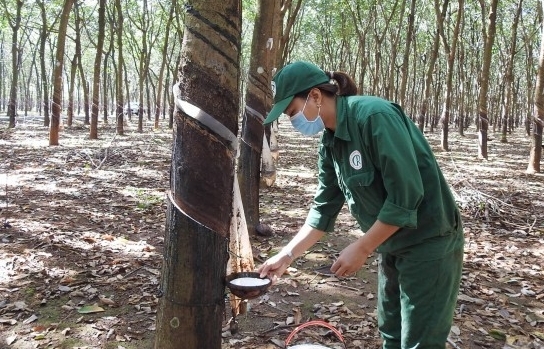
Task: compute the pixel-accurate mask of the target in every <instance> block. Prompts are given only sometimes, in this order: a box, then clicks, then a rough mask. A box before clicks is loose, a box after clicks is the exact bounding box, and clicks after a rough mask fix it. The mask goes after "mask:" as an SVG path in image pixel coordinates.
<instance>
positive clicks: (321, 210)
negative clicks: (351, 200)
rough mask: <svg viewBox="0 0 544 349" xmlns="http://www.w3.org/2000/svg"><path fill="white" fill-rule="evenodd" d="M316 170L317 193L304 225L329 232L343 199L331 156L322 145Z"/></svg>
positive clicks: (332, 227) (331, 229)
mask: <svg viewBox="0 0 544 349" xmlns="http://www.w3.org/2000/svg"><path fill="white" fill-rule="evenodd" d="M318 168H319V172H318V184H317V191H316V194H315V197H314V202H313V205H312V207H311V208H310V212H309V213H308V217H307V218H306V224H308V225H309V226H311V227H312V228H315V229H319V230H322V231H326V232H331V231H333V229H334V223H335V222H336V218H337V217H338V213H339V212H340V209H341V208H342V206H343V205H344V201H345V198H344V194H343V193H342V191H341V190H340V187H339V186H338V178H337V177H336V172H335V170H334V164H333V161H332V157H331V154H330V153H329V151H328V149H327V147H325V146H324V145H323V144H322V143H321V144H320V147H319V162H318Z"/></svg>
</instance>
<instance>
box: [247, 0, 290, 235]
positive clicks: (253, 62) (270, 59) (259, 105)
mask: <svg viewBox="0 0 544 349" xmlns="http://www.w3.org/2000/svg"><path fill="white" fill-rule="evenodd" d="M279 10H280V9H279V3H278V2H277V1H269V0H260V1H259V10H258V13H257V17H256V18H255V28H254V30H253V41H252V44H251V55H250V57H251V59H250V64H249V73H248V83H247V90H246V99H245V100H246V105H247V107H248V108H246V110H245V111H244V113H243V119H242V132H241V136H242V142H241V143H240V159H239V160H238V182H239V184H240V193H241V196H242V202H243V204H244V212H245V218H246V224H247V226H248V229H249V232H250V234H253V233H254V232H255V227H256V226H257V224H259V180H260V169H261V151H262V146H263V135H264V127H263V121H264V116H265V115H266V112H267V111H268V110H270V106H271V101H272V90H271V89H270V84H271V81H272V76H273V74H272V69H273V67H274V66H275V59H274V58H275V54H276V46H277V39H278V38H276V37H274V35H275V33H274V32H275V26H276V24H275V22H274V21H275V18H276V17H277V14H278V12H279Z"/></svg>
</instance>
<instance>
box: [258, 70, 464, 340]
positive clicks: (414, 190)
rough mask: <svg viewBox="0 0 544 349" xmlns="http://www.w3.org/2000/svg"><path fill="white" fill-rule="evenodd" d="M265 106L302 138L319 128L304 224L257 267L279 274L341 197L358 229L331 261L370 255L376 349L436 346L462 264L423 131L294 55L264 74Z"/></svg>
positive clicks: (359, 262)
mask: <svg viewBox="0 0 544 349" xmlns="http://www.w3.org/2000/svg"><path fill="white" fill-rule="evenodd" d="M272 89H273V93H274V106H273V108H272V110H271V111H270V113H269V114H268V116H267V118H266V120H265V124H268V123H271V122H273V121H274V120H276V119H277V118H278V117H279V116H280V115H281V114H282V113H285V114H287V115H288V116H289V118H290V120H291V123H292V125H293V127H294V128H295V129H297V130H298V131H300V132H301V133H303V134H305V135H312V134H317V133H319V132H320V131H324V132H323V135H322V138H321V143H320V146H319V163H318V167H319V175H318V186H317V192H316V194H315V197H314V203H313V205H312V208H311V209H310V212H309V213H308V217H307V218H306V222H305V224H304V225H303V226H302V228H301V229H300V231H299V232H298V233H297V234H296V235H295V236H294V237H293V239H292V240H291V241H290V242H289V243H288V244H287V246H285V247H284V248H283V249H282V250H281V251H280V252H279V253H278V254H276V255H275V256H273V257H271V258H270V259H268V260H267V261H266V262H264V263H263V264H262V265H261V266H260V267H259V269H258V271H259V272H260V273H261V277H264V276H266V275H268V276H269V277H270V278H272V279H273V280H276V279H277V278H278V277H280V276H281V275H282V274H283V273H284V272H285V270H286V269H287V267H288V266H289V265H290V264H291V263H292V262H293V260H294V259H295V258H296V257H298V256H300V255H302V254H303V253H304V252H305V251H306V250H307V249H308V248H310V247H311V246H312V245H314V244H315V243H316V242H317V241H318V240H319V239H320V238H321V237H322V236H323V235H324V234H325V233H332V232H333V228H334V223H335V220H336V217H337V216H338V213H339V211H340V209H341V208H342V206H343V204H344V202H347V205H348V207H349V210H350V212H351V214H352V215H353V217H354V218H355V219H356V220H357V222H358V223H359V225H360V227H361V229H362V231H363V232H365V233H364V235H362V236H361V237H360V238H359V239H357V240H356V241H354V242H352V243H351V244H350V245H348V246H347V247H346V248H344V249H343V250H342V251H341V252H340V255H339V256H338V259H337V260H336V261H335V262H334V264H333V265H332V267H331V272H333V273H334V274H335V275H336V276H338V277H344V276H348V275H353V274H354V273H356V272H357V270H359V269H360V268H361V267H362V266H363V265H364V264H365V262H366V260H367V258H368V257H369V255H370V254H371V253H373V252H374V251H377V252H378V253H379V272H378V327H379V330H380V334H381V336H382V338H383V348H386V349H391V348H403V349H404V348H418V349H427V348H429V349H430V348H442V349H443V348H445V343H446V341H447V336H448V333H449V331H450V327H451V324H452V320H453V313H454V310H455V303H456V299H457V293H458V291H459V284H460V279H461V270H462V263H463V244H464V237H463V229H462V223H461V217H460V214H459V210H458V209H457V206H456V204H455V201H454V198H453V195H452V194H451V192H450V190H449V188H448V185H447V183H446V181H445V179H444V176H443V175H442V172H441V171H440V169H439V167H438V164H437V162H436V160H435V158H434V155H433V153H432V151H431V148H430V147H429V145H428V143H427V141H426V140H425V137H424V136H423V135H422V133H421V132H420V131H419V129H418V128H417V127H416V126H415V125H414V123H413V122H412V121H411V120H410V119H408V118H407V117H406V115H405V114H404V112H403V111H402V109H401V108H400V106H398V105H397V104H394V103H391V102H389V101H386V100H383V99H380V98H377V97H371V96H356V93H357V88H356V85H355V83H354V82H353V80H352V79H351V78H350V77H349V76H348V75H347V74H345V73H341V72H328V73H326V72H324V71H323V70H321V69H320V68H318V67H317V66H315V65H314V64H312V63H308V62H294V63H291V64H289V65H287V66H285V67H284V68H282V69H281V70H279V71H278V72H277V73H276V75H275V76H274V79H273V82H272Z"/></svg>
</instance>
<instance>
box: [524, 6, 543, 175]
mask: <svg viewBox="0 0 544 349" xmlns="http://www.w3.org/2000/svg"><path fill="white" fill-rule="evenodd" d="M540 5H541V6H542V9H543V10H544V0H542V1H541V4H540ZM541 24H544V20H543V21H542V23H541ZM534 96H535V97H534V101H535V106H534V110H533V120H532V121H533V135H532V139H531V152H530V155H529V164H528V165H527V173H529V174H533V173H537V172H540V160H541V159H542V130H543V129H544V31H543V32H542V33H541V39H540V56H539V58H538V73H537V76H536V84H535V93H534Z"/></svg>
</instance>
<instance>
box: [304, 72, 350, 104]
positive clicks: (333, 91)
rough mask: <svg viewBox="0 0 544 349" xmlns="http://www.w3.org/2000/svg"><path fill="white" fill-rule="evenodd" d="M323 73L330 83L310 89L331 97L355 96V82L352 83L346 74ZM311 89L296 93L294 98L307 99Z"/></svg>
mask: <svg viewBox="0 0 544 349" xmlns="http://www.w3.org/2000/svg"><path fill="white" fill-rule="evenodd" d="M325 73H326V74H327V75H328V76H329V77H330V78H331V81H330V82H327V83H324V84H320V85H317V86H314V87H312V88H318V89H320V90H321V91H322V92H324V93H325V94H327V95H329V96H331V97H332V96H335V95H338V96H355V95H356V94H357V85H355V81H353V79H352V78H351V76H349V75H348V74H346V73H344V72H339V71H330V72H325ZM312 88H309V89H307V90H306V91H303V92H300V93H297V94H296V95H295V97H302V98H306V97H308V93H310V90H311V89H312Z"/></svg>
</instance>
